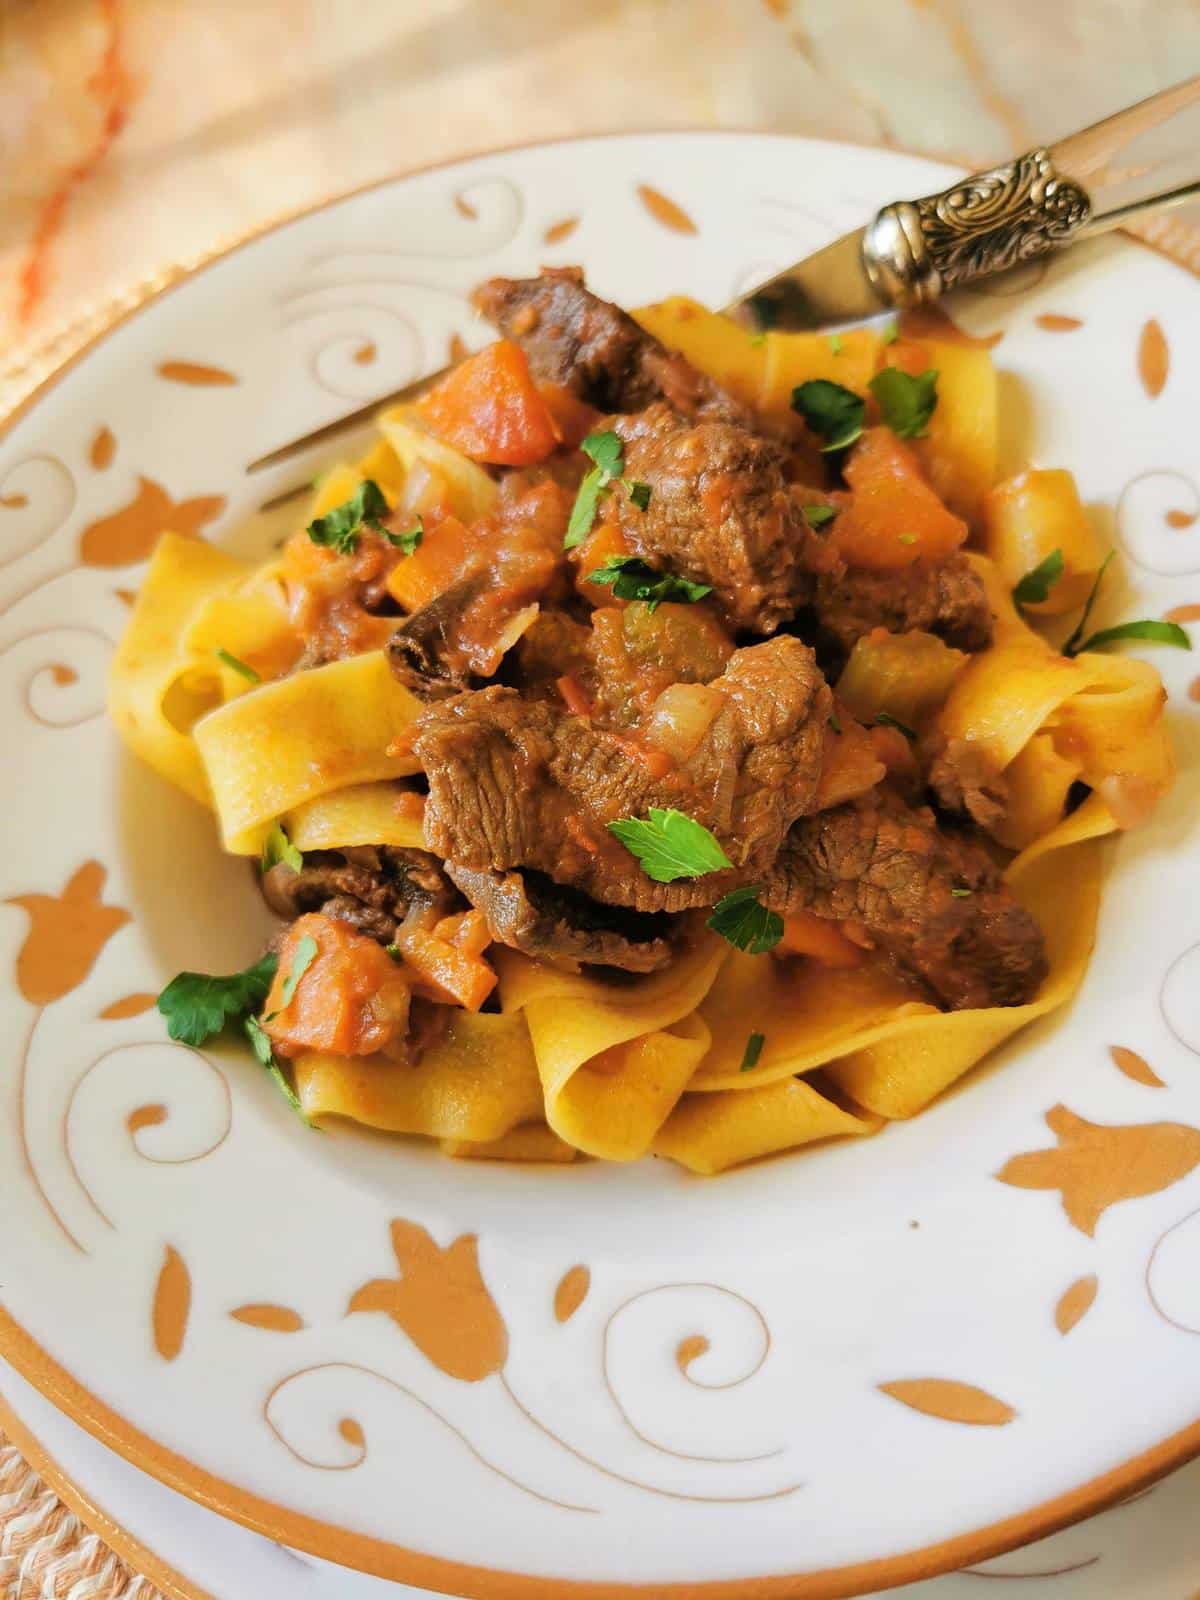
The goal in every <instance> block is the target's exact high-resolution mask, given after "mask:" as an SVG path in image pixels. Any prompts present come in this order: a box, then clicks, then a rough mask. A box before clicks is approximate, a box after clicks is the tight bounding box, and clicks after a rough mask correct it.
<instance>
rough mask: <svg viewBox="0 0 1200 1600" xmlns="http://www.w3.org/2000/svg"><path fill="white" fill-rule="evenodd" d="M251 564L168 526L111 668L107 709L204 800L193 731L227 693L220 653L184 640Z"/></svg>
mask: <svg viewBox="0 0 1200 1600" xmlns="http://www.w3.org/2000/svg"><path fill="white" fill-rule="evenodd" d="M248 571H249V569H248V568H247V566H246V565H245V563H244V562H242V561H238V560H236V559H235V558H234V557H233V556H230V555H226V554H225V552H224V551H223V550H217V549H215V548H214V547H213V546H212V545H210V544H205V543H204V542H203V541H202V540H200V539H187V538H184V537H183V536H182V535H180V534H177V533H164V534H163V536H162V538H161V539H160V540H159V541H158V544H157V545H156V546H155V550H154V555H153V558H152V559H151V562H150V566H149V568H148V570H147V572H146V576H145V578H144V579H143V581H142V586H141V588H140V590H139V591H138V596H137V600H136V601H135V602H134V607H133V615H132V616H131V617H130V619H129V624H128V626H127V627H126V629H125V632H124V634H123V635H122V637H121V641H120V643H119V644H118V646H117V650H116V654H115V655H114V657H113V662H112V667H111V668H110V670H109V679H108V710H109V715H110V716H111V717H112V720H113V722H114V724H115V725H116V727H117V730H118V731H119V732H120V734H121V736H122V738H123V739H124V740H125V742H126V744H128V745H129V747H130V749H132V750H133V751H134V752H135V753H136V754H137V755H139V756H140V757H141V758H142V760H143V761H145V762H146V764H147V766H150V767H153V769H154V771H155V772H157V773H159V775H160V776H161V777H164V778H166V779H167V780H168V781H169V782H171V783H173V784H175V785H176V786H177V787H178V788H180V789H182V790H183V791H184V793H185V794H189V795H191V796H192V798H193V799H194V800H199V801H201V802H202V803H203V804H205V805H211V804H212V801H211V798H210V795H209V788H208V781H207V779H206V777H205V772H204V765H203V762H202V761H201V759H200V755H199V752H198V751H197V749H196V745H195V742H194V740H193V739H192V737H191V733H192V727H193V725H194V723H195V721H196V720H197V718H198V717H200V716H202V715H203V714H204V713H205V712H206V711H209V710H211V709H212V707H214V706H217V705H220V703H221V701H222V700H223V698H224V689H223V686H222V681H221V668H220V663H219V662H218V661H217V659H216V657H215V656H213V655H212V654H207V655H205V656H203V657H198V656H196V655H195V654H194V653H193V652H191V651H189V650H187V649H186V648H184V646H183V644H182V643H181V640H182V639H183V637H184V635H185V634H186V631H187V629H188V625H189V623H190V622H191V620H192V619H193V617H194V616H195V615H196V614H197V613H198V612H199V611H201V610H202V609H203V608H204V606H205V605H206V604H210V603H212V602H213V601H214V600H216V599H217V598H218V597H220V596H221V595H223V594H226V593H228V592H229V591H230V590H231V589H232V588H233V587H234V586H235V585H236V584H237V583H239V582H240V581H242V580H243V579H244V578H245V577H246V574H247V572H248Z"/></svg>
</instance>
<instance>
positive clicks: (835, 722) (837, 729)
mask: <svg viewBox="0 0 1200 1600" xmlns="http://www.w3.org/2000/svg"><path fill="white" fill-rule="evenodd" d="M828 722H829V726H830V727H831V728H832V729H833V731H834V733H841V731H842V723H841V718H840V717H839V716H838V714H837V712H836V711H831V712H830V713H829V717H828Z"/></svg>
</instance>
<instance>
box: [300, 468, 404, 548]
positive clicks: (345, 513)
mask: <svg viewBox="0 0 1200 1600" xmlns="http://www.w3.org/2000/svg"><path fill="white" fill-rule="evenodd" d="M387 509H388V504H387V501H386V500H385V499H384V497H383V490H382V489H381V488H380V487H379V485H378V484H377V483H376V482H375V480H374V478H364V479H363V481H362V482H361V483H360V484H359V486H358V488H357V489H356V490H355V491H354V493H353V494H352V495H351V496H350V498H349V500H343V501H342V503H341V505H340V506H335V507H334V508H333V510H332V511H327V512H326V513H325V515H324V516H323V517H318V518H317V519H316V521H315V522H310V523H309V525H308V537H309V538H310V539H311V540H312V542H313V543H314V544H320V545H324V546H326V548H328V549H330V550H336V551H337V553H338V555H340V556H351V555H353V554H354V552H355V551H356V550H357V549H358V536H359V534H360V533H361V532H362V530H363V529H364V528H371V529H373V530H374V531H375V532H376V533H382V534H384V535H385V536H386V534H387V529H386V528H385V527H384V525H383V522H382V520H381V519H382V518H383V517H386V516H387Z"/></svg>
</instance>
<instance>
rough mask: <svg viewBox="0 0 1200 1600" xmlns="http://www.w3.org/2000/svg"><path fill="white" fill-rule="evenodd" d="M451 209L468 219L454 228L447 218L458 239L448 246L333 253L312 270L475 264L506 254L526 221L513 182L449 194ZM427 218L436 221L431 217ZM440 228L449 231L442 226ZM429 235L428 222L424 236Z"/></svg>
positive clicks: (315, 260)
mask: <svg viewBox="0 0 1200 1600" xmlns="http://www.w3.org/2000/svg"><path fill="white" fill-rule="evenodd" d="M448 199H449V205H450V208H451V209H452V210H453V211H454V212H455V213H457V215H458V216H459V217H461V218H462V219H463V223H464V224H465V226H460V225H457V224H454V223H452V222H451V219H450V217H449V214H448V213H447V215H446V218H445V221H446V222H448V223H451V227H452V228H453V233H452V235H451V240H450V242H449V243H447V244H445V245H441V246H438V247H430V245H429V244H428V243H427V242H424V243H422V245H421V247H420V249H415V250H414V249H406V248H405V247H404V246H403V245H385V244H380V245H371V246H369V247H364V248H363V249H354V250H345V249H342V250H330V251H326V252H324V253H323V254H321V255H315V256H311V257H310V258H309V262H308V265H309V266H310V267H317V268H319V267H325V266H329V265H330V264H331V263H334V262H337V263H344V262H346V261H348V260H351V259H355V260H362V259H364V258H367V259H371V260H381V259H382V260H392V261H476V260H478V259H479V258H480V257H481V256H486V255H491V254H492V252H493V251H496V250H503V249H504V247H505V246H506V245H508V244H511V243H512V241H513V240H514V239H515V238H516V236H517V233H518V231H519V229H520V227H521V224H522V222H523V221H524V219H525V197H524V195H523V194H522V192H521V190H520V189H519V188H518V187H517V185H516V184H515V183H513V182H512V180H511V179H510V178H501V177H494V178H481V179H479V180H478V181H477V182H475V183H468V184H464V185H463V186H462V187H461V188H459V189H453V190H451V191H450V193H449V196H448ZM427 215H432V213H431V212H429V213H427ZM437 225H438V227H440V228H444V223H442V222H439V223H438V224H437ZM429 231H430V228H429V225H428V222H427V223H426V227H425V232H426V234H428V233H429Z"/></svg>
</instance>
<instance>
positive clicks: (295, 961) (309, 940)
mask: <svg viewBox="0 0 1200 1600" xmlns="http://www.w3.org/2000/svg"><path fill="white" fill-rule="evenodd" d="M316 959H317V941H316V940H315V939H314V938H313V936H312V934H311V933H306V934H305V935H304V937H303V939H301V940H300V943H299V944H298V945H297V946H296V954H295V955H294V956H293V957H292V970H291V971H290V972H289V973H288V975H287V977H286V978H285V979H284V980H283V988H282V989H281V991H280V997H281V999H282V1000H283V1003H284V1005H285V1006H290V1005H291V1003H292V1001H293V1000H294V999H295V998H296V986H297V985H298V984H299V982H300V979H301V978H302V977H303V976H304V974H305V973H306V972H307V971H308V969H309V967H311V966H312V964H313V962H314V961H315V960H316Z"/></svg>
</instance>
